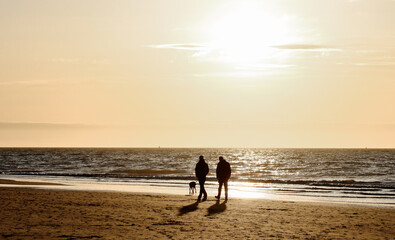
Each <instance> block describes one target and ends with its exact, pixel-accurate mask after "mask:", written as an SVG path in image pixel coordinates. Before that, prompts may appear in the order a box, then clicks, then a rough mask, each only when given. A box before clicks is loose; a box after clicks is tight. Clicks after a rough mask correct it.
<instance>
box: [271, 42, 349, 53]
mask: <svg viewBox="0 0 395 240" xmlns="http://www.w3.org/2000/svg"><path fill="white" fill-rule="evenodd" d="M272 48H276V49H283V50H295V51H317V52H339V51H342V50H341V49H338V48H333V47H328V46H325V45H316V44H284V45H275V46H272Z"/></svg>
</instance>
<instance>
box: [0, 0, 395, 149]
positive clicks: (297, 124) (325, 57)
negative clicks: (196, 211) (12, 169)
mask: <svg viewBox="0 0 395 240" xmlns="http://www.w3.org/2000/svg"><path fill="white" fill-rule="evenodd" d="M394 13H395V1H393V0H330V1H329V0H298V1H295V0H261V1H259V0H255V1H253V0H243V1H232V0H224V1H220V0H199V1H192V0H167V1H165V0H155V1H154V0H147V1H133V0H130V1H126V0H125V1H122V0H114V1H107V0H84V1H80V0H78V1H77V0H36V1H30V0H13V1H5V0H0V29H1V30H0V66H1V68H0V147H158V146H161V147H262V148H269V147H279V148H283V147H285V148H305V147H306V148H307V147H312V148H365V147H368V148H394V147H395V107H394V106H395V94H394V93H395V28H394V27H393V24H394V23H395V14H394Z"/></svg>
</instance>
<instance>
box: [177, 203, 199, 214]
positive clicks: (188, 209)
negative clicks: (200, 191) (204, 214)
mask: <svg viewBox="0 0 395 240" xmlns="http://www.w3.org/2000/svg"><path fill="white" fill-rule="evenodd" d="M198 205H199V202H195V203H192V204H189V205H186V206H183V207H182V208H180V209H179V210H178V216H182V215H184V214H186V213H189V212H193V211H195V210H197V209H198Z"/></svg>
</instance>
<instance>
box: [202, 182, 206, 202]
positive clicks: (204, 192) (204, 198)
mask: <svg viewBox="0 0 395 240" xmlns="http://www.w3.org/2000/svg"><path fill="white" fill-rule="evenodd" d="M205 182H206V179H203V180H202V185H201V186H202V188H201V189H202V193H203V201H206V200H207V192H206V188H205V187H204V184H205Z"/></svg>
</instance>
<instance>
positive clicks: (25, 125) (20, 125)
mask: <svg viewBox="0 0 395 240" xmlns="http://www.w3.org/2000/svg"><path fill="white" fill-rule="evenodd" d="M103 127H107V126H105V125H93V124H82V123H45V122H0V129H2V130H29V129H30V130H45V129H47V130H57V129H58V130H61V129H92V128H103Z"/></svg>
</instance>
